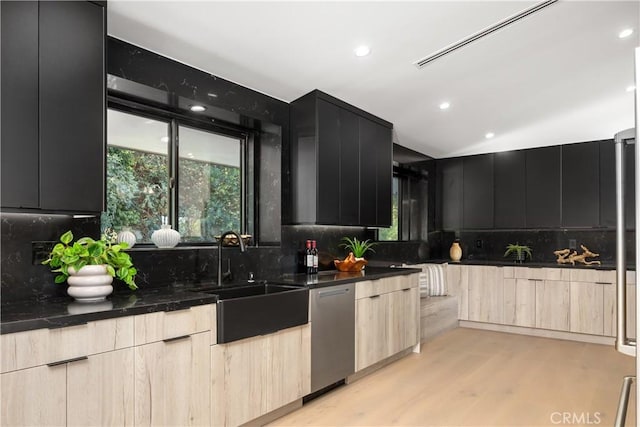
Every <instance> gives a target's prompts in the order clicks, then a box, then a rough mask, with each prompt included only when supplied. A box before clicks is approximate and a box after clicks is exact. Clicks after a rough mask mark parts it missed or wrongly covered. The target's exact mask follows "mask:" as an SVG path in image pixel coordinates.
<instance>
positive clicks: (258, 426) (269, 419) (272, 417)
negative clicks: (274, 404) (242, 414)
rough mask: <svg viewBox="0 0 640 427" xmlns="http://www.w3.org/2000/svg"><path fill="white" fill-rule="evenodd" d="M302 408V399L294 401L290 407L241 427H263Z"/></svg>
mask: <svg viewBox="0 0 640 427" xmlns="http://www.w3.org/2000/svg"><path fill="white" fill-rule="evenodd" d="M300 408H302V399H298V400H294V401H293V402H291V403H289V404H288V405H285V406H283V407H282V408H278V409H276V410H274V411H271V412H269V413H268V414H264V415H262V416H261V417H258V418H256V419H255V420H251V421H249V422H247V423H244V424H242V425H241V426H240V427H262V426H264V425H267V424H269V423H270V422H272V421H275V420H277V419H278V418H282V417H284V416H285V415H287V414H289V413H291V412H293V411H295V410H297V409H300Z"/></svg>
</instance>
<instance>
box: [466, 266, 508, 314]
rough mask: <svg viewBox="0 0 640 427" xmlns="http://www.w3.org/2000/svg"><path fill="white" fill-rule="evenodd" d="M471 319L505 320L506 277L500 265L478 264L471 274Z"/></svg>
mask: <svg viewBox="0 0 640 427" xmlns="http://www.w3.org/2000/svg"><path fill="white" fill-rule="evenodd" d="M469 320H471V321H475V322H488V323H499V324H501V323H503V322H504V279H503V276H502V270H501V269H500V268H499V267H492V266H478V267H474V269H473V273H472V274H469Z"/></svg>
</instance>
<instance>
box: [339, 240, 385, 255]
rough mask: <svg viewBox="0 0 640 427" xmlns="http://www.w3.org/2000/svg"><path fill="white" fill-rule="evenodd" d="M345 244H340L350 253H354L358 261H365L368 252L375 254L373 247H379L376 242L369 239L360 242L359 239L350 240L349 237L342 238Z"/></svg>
mask: <svg viewBox="0 0 640 427" xmlns="http://www.w3.org/2000/svg"><path fill="white" fill-rule="evenodd" d="M342 241H343V243H341V244H340V246H341V247H343V248H345V249H346V250H348V251H349V252H353V256H354V257H355V258H356V259H364V254H366V253H367V252H368V251H371V252H375V250H374V249H373V247H374V246H375V245H377V243H376V242H372V241H370V240H369V239H367V240H358V238H357V237H354V238H353V239H350V238H349V237H343V238H342Z"/></svg>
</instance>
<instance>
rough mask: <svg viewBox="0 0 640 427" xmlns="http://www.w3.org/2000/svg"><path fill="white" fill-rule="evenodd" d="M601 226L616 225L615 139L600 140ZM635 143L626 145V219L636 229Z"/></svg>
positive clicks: (628, 227)
mask: <svg viewBox="0 0 640 427" xmlns="http://www.w3.org/2000/svg"><path fill="white" fill-rule="evenodd" d="M599 148H600V226H602V227H615V226H616V157H615V144H614V142H613V140H608V141H600V143H599ZM634 150H635V145H627V146H625V153H624V154H625V198H624V201H625V221H626V226H627V229H635V216H634V212H635V207H636V203H635V181H634V175H635V161H634V155H635V153H634Z"/></svg>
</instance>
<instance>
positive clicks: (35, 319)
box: [0, 267, 420, 334]
mask: <svg viewBox="0 0 640 427" xmlns="http://www.w3.org/2000/svg"><path fill="white" fill-rule="evenodd" d="M419 271H420V270H418V269H412V268H384V267H368V268H367V269H366V270H365V271H363V272H357V273H342V272H338V271H323V272H320V273H319V274H318V275H315V276H307V275H304V274H294V275H283V276H277V277H272V278H270V279H268V280H270V281H272V282H276V283H282V284H291V285H297V286H306V287H309V288H316V287H324V286H332V285H340V284H343V283H348V282H359V281H364V280H373V279H380V278H383V277H392V276H397V275H405V274H411V273H417V272H419ZM256 282H258V281H256ZM246 284H247V283H246V282H243V283H235V284H230V285H225V288H227V287H233V286H242V285H246ZM211 287H215V284H214V283H196V282H185V283H179V284H173V285H170V286H165V287H157V288H146V289H144V288H143V289H138V290H137V291H135V292H132V291H129V290H128V289H126V288H118V289H117V290H116V291H115V292H114V293H113V294H112V295H110V296H109V297H108V298H107V300H106V301H104V302H99V303H79V302H75V301H74V300H73V299H72V298H71V297H67V296H64V297H57V298H51V299H42V300H24V301H15V302H7V303H4V302H3V304H2V305H1V306H0V320H1V324H0V334H9V333H14V332H21V331H28V330H33V329H41V328H60V327H65V326H73V325H80V324H83V323H86V322H89V321H94V320H102V319H109V318H115V317H123V316H131V315H136V314H144V313H151V312H155V311H173V310H181V309H185V308H189V307H192V306H195V305H202V304H212V303H216V302H217V300H218V298H217V296H216V295H215V294H214V293H203V292H198V291H199V290H202V289H205V288H207V289H209V288H211Z"/></svg>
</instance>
